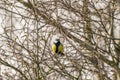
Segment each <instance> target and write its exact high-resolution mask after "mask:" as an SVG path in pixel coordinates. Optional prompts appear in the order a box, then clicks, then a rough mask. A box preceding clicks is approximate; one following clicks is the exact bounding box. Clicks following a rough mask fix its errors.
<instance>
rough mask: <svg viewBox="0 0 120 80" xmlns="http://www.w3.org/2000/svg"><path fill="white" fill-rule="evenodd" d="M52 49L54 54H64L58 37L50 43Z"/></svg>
mask: <svg viewBox="0 0 120 80" xmlns="http://www.w3.org/2000/svg"><path fill="white" fill-rule="evenodd" d="M52 51H53V53H54V54H59V55H64V53H63V51H64V48H63V45H62V44H61V42H60V39H56V40H55V42H54V43H53V45H52Z"/></svg>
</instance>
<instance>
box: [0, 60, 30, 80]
mask: <svg viewBox="0 0 120 80" xmlns="http://www.w3.org/2000/svg"><path fill="white" fill-rule="evenodd" d="M0 63H1V64H3V65H6V66H8V67H10V68H12V69H14V70H16V71H18V72H19V73H20V74H21V75H22V76H23V77H24V78H25V79H26V80H28V78H27V76H25V74H24V73H23V72H22V71H21V70H19V69H18V68H16V67H14V65H11V64H9V63H7V62H6V61H4V60H2V59H1V58H0Z"/></svg>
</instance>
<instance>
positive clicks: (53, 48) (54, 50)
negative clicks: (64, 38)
mask: <svg viewBox="0 0 120 80" xmlns="http://www.w3.org/2000/svg"><path fill="white" fill-rule="evenodd" d="M52 51H53V52H54V53H56V45H55V44H53V45H52Z"/></svg>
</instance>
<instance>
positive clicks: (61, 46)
mask: <svg viewBox="0 0 120 80" xmlns="http://www.w3.org/2000/svg"><path fill="white" fill-rule="evenodd" d="M58 51H59V52H60V53H63V51H64V47H63V45H62V44H60V45H59V47H58Z"/></svg>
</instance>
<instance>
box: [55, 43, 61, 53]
mask: <svg viewBox="0 0 120 80" xmlns="http://www.w3.org/2000/svg"><path fill="white" fill-rule="evenodd" d="M55 45H56V51H55V52H56V53H58V47H59V46H60V42H57V43H55Z"/></svg>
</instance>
